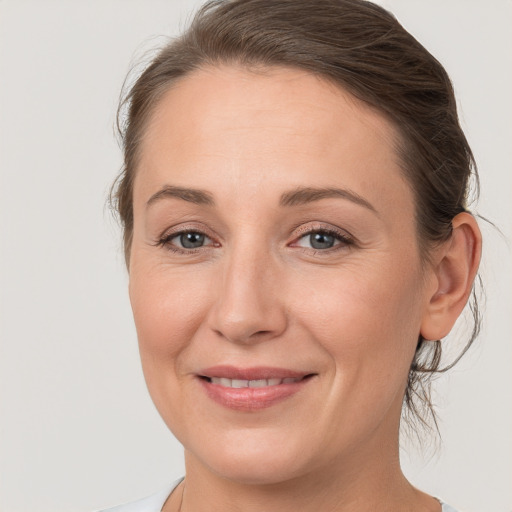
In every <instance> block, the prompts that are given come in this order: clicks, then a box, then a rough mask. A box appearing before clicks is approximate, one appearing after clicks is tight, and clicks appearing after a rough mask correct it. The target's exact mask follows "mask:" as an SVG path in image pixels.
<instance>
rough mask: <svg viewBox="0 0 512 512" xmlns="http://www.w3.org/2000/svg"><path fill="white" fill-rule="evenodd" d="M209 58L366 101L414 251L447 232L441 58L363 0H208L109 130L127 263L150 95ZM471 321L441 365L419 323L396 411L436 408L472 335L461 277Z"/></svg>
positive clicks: (419, 417) (454, 141)
mask: <svg viewBox="0 0 512 512" xmlns="http://www.w3.org/2000/svg"><path fill="white" fill-rule="evenodd" d="M221 65H235V66H242V67H245V68H247V69H252V70H258V69H266V68H270V67H276V66H284V67H292V68H296V69H300V70H305V71H307V72H310V73H312V74H314V75H315V76H318V77H319V78H321V79H324V80H327V81H330V82H331V83H334V84H336V85H337V86H338V87H341V88H343V89H344V90H346V91H348V92H350V93H351V94H352V95H353V96H355V97H356V98H358V99H359V100H361V101H363V102H365V103H366V104H368V105H370V106H372V107H373V108H375V109H377V110H378V111H379V112H381V113H382V114H383V115H385V116H386V117H387V118H388V119H389V120H390V121H391V122H392V124H393V125H394V126H395V128H396V130H397V132H398V134H399V142H398V144H397V147H396V151H397V154H398V156H399V160H400V164H401V169H402V172H403V174H404V176H405V178H406V180H408V182H409V184H410V186H411V189H412V191H413V194H414V197H415V205H416V224H417V234H418V244H419V248H420V254H421V255H422V258H423V259H424V260H425V261H428V255H429V254H430V249H432V247H434V246H435V245H436V244H438V243H441V242H443V241H445V240H447V239H448V238H449V237H450V236H451V232H452V220H453V218H454V217H455V216H456V215H457V214H459V213H461V212H464V211H467V206H468V200H469V191H470V182H471V178H473V181H474V183H475V194H476V195H478V174H477V169H476V164H475V160H474V157H473V154H472V152H471V148H470V147H469V145H468V142H467V140H466V137H465V135H464V133H463V131H462V129H461V127H460V125H459V121H458V115H457V108H456V100H455V97H454V92H453V87H452V84H451V82H450V78H449V77H448V75H447V73H446V71H445V70H444V68H443V66H442V65H441V64H440V63H439V62H438V61H437V60H436V59H435V58H434V57H433V56H432V55H431V54H430V53H429V52H428V51H427V50H426V49H425V48H424V47H423V46H422V45H421V44H420V43H419V42H418V41H417V40H416V39H415V38H414V37H413V36H412V35H411V34H409V33H408V32H407V31H406V30H405V29H404V28H403V27H402V26H401V25H400V23H399V22H398V21H397V20H396V18H395V17H394V16H393V15H392V14H391V13H389V12H388V11H386V10H385V9H383V8H382V7H380V6H377V5H375V4H373V3H371V2H368V1H365V0H214V1H209V2H207V3H206V4H205V5H204V6H203V7H202V8H200V10H199V11H198V12H197V13H196V15H195V17H194V18H193V20H192V22H191V24H190V26H189V28H188V30H186V31H185V32H184V33H183V34H182V35H181V36H179V37H177V38H175V39H172V40H171V41H170V42H168V44H166V46H165V47H163V48H162V49H161V50H160V51H159V52H158V53H157V55H156V56H155V57H154V58H153V59H152V61H151V62H150V64H149V65H148V66H147V67H146V69H145V70H144V71H143V72H142V74H140V76H139V77H138V79H137V80H136V81H135V82H134V83H133V85H131V87H130V88H129V89H128V90H127V92H125V93H124V97H122V99H121V102H120V105H119V110H118V125H117V126H118V130H119V133H120V136H121V141H122V146H123V151H124V166H123V168H122V170H121V173H120V174H119V176H118V178H117V180H116V181H115V183H114V185H113V187H112V190H111V196H110V199H111V203H112V205H113V207H114V209H115V210H116V211H117V213H118V215H119V217H120V220H121V225H122V228H123V237H124V251H125V259H126V263H127V265H128V266H129V256H130V248H131V243H132V236H133V198H132V196H133V183H134V177H135V173H136V170H137V165H138V158H139V154H140V143H141V140H142V138H143V134H144V130H145V127H146V125H147V123H148V120H149V118H150V117H151V115H152V112H153V111H154V110H155V108H157V107H158V102H159V99H160V98H161V97H162V95H163V94H164V93H165V92H167V91H168V90H169V89H170V88H171V86H172V85H173V84H175V83H176V82H177V81H178V80H179V79H181V78H183V77H185V76H187V75H189V74H190V73H191V72H193V71H194V70H197V69H200V68H204V67H207V66H208V67H212V66H213V67H215V66H221ZM470 310H471V313H472V316H473V321H474V322H473V329H472V332H471V334H470V336H469V339H468V341H467V343H466V345H465V346H464V348H463V350H462V351H461V352H460V354H459V355H458V356H457V357H456V358H455V360H454V361H453V362H452V363H451V364H448V365H446V366H444V367H442V366H441V359H442V358H441V355H442V351H441V342H440V341H439V340H437V341H426V340H425V339H423V337H422V336H421V335H420V336H419V339H418V343H417V347H416V353H415V356H414V359H413V361H412V363H411V367H410V371H409V375H408V382H407V387H406V391H405V396H404V406H405V407H404V408H403V411H404V417H405V418H406V419H407V420H408V421H409V423H410V420H416V421H419V423H420V424H423V425H424V426H429V425H430V424H431V422H430V421H428V420H429V417H430V419H432V420H433V423H434V425H435V427H436V428H437V421H436V415H435V411H434V408H433V404H432V400H431V380H432V377H433V376H434V374H436V373H439V372H444V371H446V370H448V369H449V368H451V367H452V366H453V365H454V364H455V363H456V362H458V360H459V359H460V358H461V357H462V355H463V354H464V353H465V352H466V351H467V349H468V348H469V346H470V345H471V344H472V343H473V341H474V339H475V338H476V336H477V334H478V331H479V326H480V315H479V310H478V304H477V301H476V297H475V290H474V289H473V293H472V297H471V304H470Z"/></svg>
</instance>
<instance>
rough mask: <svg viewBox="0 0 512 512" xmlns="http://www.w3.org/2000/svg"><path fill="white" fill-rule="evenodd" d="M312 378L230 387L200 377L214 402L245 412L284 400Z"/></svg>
mask: <svg viewBox="0 0 512 512" xmlns="http://www.w3.org/2000/svg"><path fill="white" fill-rule="evenodd" d="M310 380H311V377H306V378H304V379H302V380H300V381H298V382H291V383H289V384H278V385H276V386H265V387H263V388H228V387H225V386H221V385H219V384H212V383H211V382H209V381H207V380H205V379H201V378H200V379H199V381H200V382H201V384H202V386H203V389H204V390H205V391H206V394H207V395H208V396H209V397H210V398H211V399H212V400H213V401H214V402H217V403H218V404H220V405H223V406H224V407H227V408H229V409H233V410H236V411H245V412H251V411H258V410H261V409H266V408H267V407H271V406H272V405H275V404H277V403H279V402H282V401H284V400H286V399H287V398H290V397H292V396H293V395H295V394H296V393H298V392H299V391H300V390H301V389H302V388H303V387H304V386H305V385H307V383H308V382H309V381H310Z"/></svg>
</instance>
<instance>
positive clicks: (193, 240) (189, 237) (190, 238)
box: [179, 231, 206, 249]
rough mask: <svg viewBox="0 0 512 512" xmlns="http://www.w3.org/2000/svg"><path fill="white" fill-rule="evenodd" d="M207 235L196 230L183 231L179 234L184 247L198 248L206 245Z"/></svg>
mask: <svg viewBox="0 0 512 512" xmlns="http://www.w3.org/2000/svg"><path fill="white" fill-rule="evenodd" d="M205 239H206V236H205V235H204V234H203V233H198V232H196V231H190V232H188V233H182V234H181V235H179V241H180V245H181V246H182V247H183V248H184V249H196V248H198V247H202V246H203V245H204V242H205Z"/></svg>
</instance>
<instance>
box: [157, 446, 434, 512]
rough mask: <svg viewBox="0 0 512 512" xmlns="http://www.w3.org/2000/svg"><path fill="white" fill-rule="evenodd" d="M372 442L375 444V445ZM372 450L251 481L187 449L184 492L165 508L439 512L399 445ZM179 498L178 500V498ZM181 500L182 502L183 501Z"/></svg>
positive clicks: (168, 511)
mask: <svg viewBox="0 0 512 512" xmlns="http://www.w3.org/2000/svg"><path fill="white" fill-rule="evenodd" d="M372 444H373V443H372ZM367 448H368V450H367V451H368V452H369V453H367V454H361V453H354V454H348V455H347V454H345V455H344V456H343V458H342V460H336V461H333V463H332V465H330V466H329V468H325V469H323V470H322V469H321V468H314V469H312V470H311V471H310V472H308V473H306V474H303V475H301V476H300V477H296V478H290V479H289V480H286V481H284V482H277V483H266V484H263V485H262V484H258V485H254V484H246V483H240V482H237V481H234V480H232V479H227V478H223V477H221V476H219V475H217V474H215V473H213V472H212V471H210V470H209V469H208V468H206V467H205V466H204V465H203V464H202V463H201V462H200V461H199V460H198V459H197V458H196V457H194V455H193V454H191V453H189V452H186V453H185V462H186V469H187V473H186V475H187V476H186V479H185V486H184V492H183V494H181V493H179V496H176V499H175V500H174V506H173V508H171V507H169V508H168V507H167V506H166V507H165V508H164V511H165V512H171V510H172V511H178V510H181V512H191V511H193V512H212V511H220V510H222V511H223V512H261V510H265V511H266V512H296V511H298V510H300V511H301V512H318V510H322V511H325V512H347V511H351V512H354V511H357V512H367V511H368V512H369V511H375V510H379V511H393V512H400V511H404V512H405V511H410V510H415V511H418V512H419V511H424V512H439V511H440V510H441V507H440V505H439V503H438V502H437V501H435V500H434V499H433V498H431V497H430V496H427V495H426V494H424V493H421V492H420V491H418V490H416V489H415V488H414V487H412V485H411V484H410V483H409V482H408V481H407V480H406V478H405V477H404V475H403V473H402V471H401V468H400V464H399V456H398V439H397V440H396V445H395V444H394V446H382V445H381V446H368V447H367ZM177 498H179V499H177ZM180 502H181V503H180Z"/></svg>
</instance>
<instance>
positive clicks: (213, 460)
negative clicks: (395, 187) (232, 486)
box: [186, 432, 311, 485]
mask: <svg viewBox="0 0 512 512" xmlns="http://www.w3.org/2000/svg"><path fill="white" fill-rule="evenodd" d="M190 448H192V450H191V449H186V458H187V462H189V460H190V461H192V460H194V459H195V460H197V462H199V464H201V465H202V466H205V467H208V468H209V470H210V471H211V472H212V473H214V474H216V475H218V476H220V477H222V478H225V479H227V480H231V481H234V482H238V483H240V484H247V485H273V484H279V483H282V482H286V481H289V480H292V479H294V478H297V477H299V476H301V475H304V474H305V473H307V472H309V471H310V470H311V463H310V461H309V460H308V456H307V454H306V453H305V451H304V447H303V446H302V443H297V442H292V441H291V440H290V439H289V438H288V439H287V440H285V439H281V440H279V439H278V438H277V437H276V436H272V437H271V438H270V439H269V436H268V435H266V436H265V435H261V436H254V433H253V432H251V433H249V434H248V435H247V434H246V435H243V433H241V435H238V436H237V435H235V436H233V438H232V439H230V441H229V442H227V441H224V442H218V443H215V444H214V445H213V444H212V445H211V446H205V445H202V446H201V447H199V449H197V450H195V449H194V448H195V447H190Z"/></svg>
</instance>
